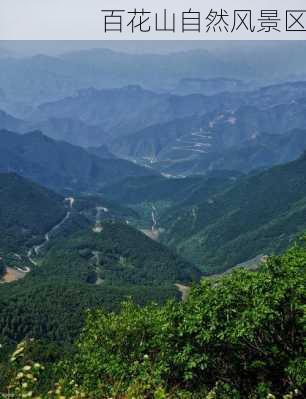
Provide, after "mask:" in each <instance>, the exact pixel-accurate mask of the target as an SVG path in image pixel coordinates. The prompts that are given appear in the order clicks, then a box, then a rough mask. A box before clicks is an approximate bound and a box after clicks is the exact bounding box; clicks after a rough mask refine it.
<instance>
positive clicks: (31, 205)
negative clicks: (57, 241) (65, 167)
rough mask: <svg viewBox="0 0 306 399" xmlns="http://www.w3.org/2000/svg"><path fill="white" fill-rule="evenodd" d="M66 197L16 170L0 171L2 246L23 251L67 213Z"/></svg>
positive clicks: (5, 248) (0, 241) (2, 248)
mask: <svg viewBox="0 0 306 399" xmlns="http://www.w3.org/2000/svg"><path fill="white" fill-rule="evenodd" d="M66 212H67V209H66V207H65V205H64V198H62V197H61V196H59V195H57V194H55V193H53V192H52V191H49V190H47V189H45V188H43V187H40V186H38V185H37V184H35V183H33V182H31V181H29V180H26V179H24V178H22V177H20V176H18V175H16V174H14V173H0V249H1V253H2V255H3V252H12V251H15V252H18V253H19V252H22V249H24V248H25V247H26V246H27V247H29V246H30V244H32V245H34V243H35V241H38V242H39V241H40V240H42V239H43V235H44V234H45V233H46V232H47V231H49V230H50V229H51V228H52V227H53V226H54V225H56V224H57V223H58V222H59V221H60V220H61V219H63V217H64V216H65V214H66Z"/></svg>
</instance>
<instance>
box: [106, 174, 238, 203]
mask: <svg viewBox="0 0 306 399" xmlns="http://www.w3.org/2000/svg"><path fill="white" fill-rule="evenodd" d="M236 177H237V174H235V173H231V172H226V171H223V172H220V175H219V176H218V175H216V176H213V175H211V176H210V175H208V176H206V177H201V176H193V177H188V178H166V177H163V176H148V177H139V178H138V177H136V178H134V177H132V178H127V179H124V180H122V181H120V182H119V183H115V184H109V185H107V186H106V187H104V188H103V189H102V190H101V193H102V194H103V195H104V196H106V197H107V198H110V199H112V200H115V201H119V202H124V203H126V204H139V203H142V202H147V201H149V202H155V201H169V202H171V203H179V202H183V201H188V200H189V198H196V199H197V201H199V202H201V200H202V199H203V198H205V199H206V198H207V197H209V196H210V195H213V194H215V193H216V192H218V191H220V190H224V188H225V187H226V186H227V185H230V184H233V181H234V180H235V179H236Z"/></svg>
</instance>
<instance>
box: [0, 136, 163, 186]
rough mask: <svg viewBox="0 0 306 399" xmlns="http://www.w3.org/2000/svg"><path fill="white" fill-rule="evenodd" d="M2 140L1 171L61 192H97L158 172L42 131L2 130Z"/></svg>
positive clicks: (0, 141) (0, 137)
mask: <svg viewBox="0 0 306 399" xmlns="http://www.w3.org/2000/svg"><path fill="white" fill-rule="evenodd" d="M0 139H1V140H0V154H1V155H0V170H1V171H5V172H7V171H10V172H16V173H18V174H20V175H22V176H24V177H28V178H31V179H32V180H34V181H36V182H38V183H40V184H43V185H44V186H48V187H52V188H54V189H56V190H57V191H60V190H68V191H74V190H78V191H85V190H88V191H95V190H97V189H98V188H99V187H103V185H105V184H106V183H107V182H113V181H115V180H119V179H122V178H124V177H128V176H149V175H152V174H153V175H154V174H156V172H154V171H153V170H151V169H148V168H143V167H141V166H138V165H135V164H133V163H131V162H129V161H125V160H121V159H115V158H113V159H112V158H108V159H102V158H101V157H98V156H96V155H93V154H90V153H89V152H87V151H86V150H84V149H82V148H80V147H77V146H73V145H71V144H69V143H66V142H64V141H56V140H53V139H51V138H49V137H47V136H45V135H43V134H42V133H41V132H39V131H34V132H30V133H27V134H23V135H22V134H18V133H14V132H9V131H7V130H1V131H0Z"/></svg>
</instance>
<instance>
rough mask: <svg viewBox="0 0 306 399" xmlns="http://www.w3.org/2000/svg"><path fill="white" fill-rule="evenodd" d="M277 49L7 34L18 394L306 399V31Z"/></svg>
mask: <svg viewBox="0 0 306 399" xmlns="http://www.w3.org/2000/svg"><path fill="white" fill-rule="evenodd" d="M269 46H270V47H271V48H270V51H265V50H264V49H261V50H259V49H257V47H256V46H255V47H253V44H251V43H250V44H249V47H250V48H252V52H250V48H246V49H245V50H244V52H240V50H236V53H235V54H236V56H237V57H233V56H232V55H230V52H228V51H225V52H220V54H219V53H218V52H216V51H211V50H207V51H206V50H205V51H201V50H196V51H182V52H173V53H171V54H167V53H163V54H147V53H146V54H140V53H139V54H130V53H129V52H116V51H111V50H105V49H92V50H84V51H74V52H71V53H65V54H58V55H56V56H54V55H44V54H43V55H37V54H36V55H34V56H26V57H25V56H20V57H14V56H11V55H7V54H5V55H4V56H3V57H2V56H1V48H0V397H2V396H3V395H4V396H3V397H8V395H11V393H13V394H14V395H15V396H12V397H13V398H16V399H21V396H22V398H23V397H33V398H34V397H35V398H37V399H38V398H44V399H45V398H46V399H47V398H48V399H58V398H67V399H73V398H75V399H77V398H81V397H82V398H84V399H96V398H99V399H102V398H103V399H106V398H113V399H123V398H124V399H151V398H154V399H172V398H181V399H193V398H194V399H202V398H203V399H204V398H205V399H208V398H218V399H268V398H271V399H273V398H274V399H278V398H279V399H284V398H290V399H302V398H303V397H305V395H306V391H305V386H306V381H305V377H304V374H305V373H304V371H305V370H304V369H305V351H304V349H305V348H304V347H303V344H304V336H305V323H304V319H305V317H304V316H305V314H304V313H305V284H304V283H305V259H306V249H305V234H306V130H305V129H306V128H305V126H306V81H305V79H306V75H305V71H304V69H303V68H304V67H303V65H304V64H303V62H302V61H303V60H304V58H305V57H304V54H303V55H301V49H304V44H303V43H302V42H301V43H300V44H299V46H297V47H296V45H294V43H291V47H290V46H289V47H287V44H286V46H285V44H284V50H283V52H280V51H279V50H278V49H276V48H274V47H273V46H272V44H269ZM258 47H260V46H259V45H258ZM246 54H248V57H246ZM276 57H277V59H278V60H279V65H278V67H277V68H276V67H275V62H274V61H275V59H276ZM250 59H252V63H251V62H250ZM289 61H290V62H289ZM37 364H39V365H40V364H42V365H44V368H43V367H41V366H37ZM30 370H31V373H33V378H32V377H28V376H29V375H32V374H30ZM27 371H29V373H27ZM26 379H28V380H29V381H28V380H26ZM24 384H27V385H24ZM2 392H3V395H2ZM16 392H17V393H16ZM20 392H22V395H21V394H20ZM304 393H305V394H304ZM20 395H21V396H20ZM271 395H272V396H271Z"/></svg>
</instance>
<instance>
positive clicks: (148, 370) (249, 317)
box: [6, 244, 306, 399]
mask: <svg viewBox="0 0 306 399" xmlns="http://www.w3.org/2000/svg"><path fill="white" fill-rule="evenodd" d="M305 266H306V248H305V245H304V244H301V245H300V246H294V247H293V248H291V249H289V250H288V251H287V252H286V253H285V254H284V255H282V256H280V257H275V258H271V259H269V260H268V262H267V263H265V264H263V265H262V266H261V268H260V269H259V271H257V272H250V271H246V270H237V271H235V272H233V273H232V274H230V275H227V276H224V277H223V278H222V279H219V280H211V279H209V280H207V279H203V280H202V281H201V283H200V284H199V285H197V286H195V287H194V288H193V289H192V291H191V293H190V295H189V297H188V299H187V300H186V301H185V302H169V303H167V304H166V305H163V306H158V305H149V306H146V307H142V308H141V307H138V306H137V305H134V304H132V303H131V302H129V301H128V302H126V303H125V304H124V305H123V306H122V309H121V311H120V312H119V313H117V314H114V313H107V312H105V311H104V310H101V309H100V310H96V311H94V312H90V313H89V314H88V316H87V322H86V326H85V329H84V330H83V332H82V334H81V336H80V338H79V340H78V343H77V345H76V347H75V351H74V353H72V354H70V355H69V356H68V357H67V358H66V361H64V362H60V363H59V364H58V365H57V366H56V367H55V369H54V371H53V374H52V373H51V371H50V370H51V369H47V370H43V369H42V368H41V367H42V366H40V364H37V363H34V361H35V360H36V359H37V358H39V354H38V353H37V351H35V350H34V349H33V347H34V348H35V342H24V343H22V344H21V345H19V346H18V349H17V351H16V352H15V353H14V354H13V355H12V357H11V363H10V365H9V367H8V368H7V371H6V375H7V381H10V384H11V389H10V393H11V394H12V395H13V397H14V398H19V396H18V395H20V393H22V394H24V395H26V394H28V392H29V390H31V392H32V394H31V395H30V396H31V397H32V396H35V395H36V396H35V397H38V395H43V397H46V398H59V397H63V398H64V397H66V398H88V399H94V398H95V399H102V398H110V397H112V398H116V399H119V398H128V399H132V398H136V399H143V398H160V399H165V398H167V399H168V398H169V399H170V398H199V399H200V398H203V399H204V398H206V399H211V398H218V399H274V398H283V399H285V398H286V399H289V398H299V399H302V398H304V397H305V394H306V379H305V375H306V369H305V364H306V357H305V346H304V345H305V342H304V339H305V333H306V324H305V300H306V296H305V294H306V291H305V277H306V275H305V272H306V270H305ZM37 345H39V344H37ZM33 356H34V357H35V356H36V359H34V358H33ZM40 357H41V355H40ZM47 359H48V358H47ZM45 360H46V359H45ZM23 367H25V368H24V370H31V373H33V374H34V375H35V378H37V379H38V380H36V379H34V380H31V378H30V377H27V376H26V375H24V374H23V373H22V374H20V370H21V369H22V368H23ZM55 370H56V371H55ZM48 373H51V374H48ZM46 375H49V380H48V379H47V381H46V380H44V376H46ZM52 375H53V377H50V376H52ZM29 378H30V379H29ZM52 378H53V379H54V381H56V380H57V381H58V382H59V384H58V385H56V386H55V388H54V389H52V382H51V381H52ZM25 381H27V384H26V385H23V384H24V382H25ZM50 388H51V390H50ZM44 389H46V390H50V391H49V393H48V394H43V392H44ZM34 392H36V394H35V395H34ZM14 395H15V396H14Z"/></svg>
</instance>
